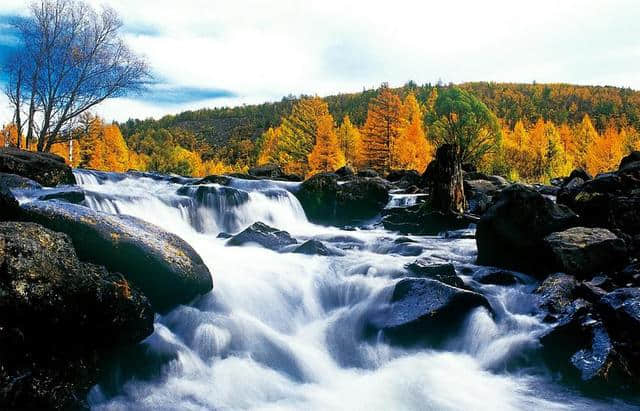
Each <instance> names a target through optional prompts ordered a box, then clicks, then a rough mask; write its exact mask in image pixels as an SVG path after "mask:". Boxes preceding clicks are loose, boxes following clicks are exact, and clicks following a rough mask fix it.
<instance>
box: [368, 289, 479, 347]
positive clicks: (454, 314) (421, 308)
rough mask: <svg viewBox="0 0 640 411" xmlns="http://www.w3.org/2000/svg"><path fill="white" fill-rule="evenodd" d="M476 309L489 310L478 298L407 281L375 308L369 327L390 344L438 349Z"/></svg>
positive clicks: (477, 295)
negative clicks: (423, 343)
mask: <svg viewBox="0 0 640 411" xmlns="http://www.w3.org/2000/svg"><path fill="white" fill-rule="evenodd" d="M476 307H485V308H487V309H489V310H490V309H491V308H490V305H489V302H488V301H487V299H486V298H485V297H483V296H482V295H480V294H477V293H474V292H471V291H466V290H462V289H460V288H456V287H451V286H449V285H446V284H444V283H442V282H440V281H436V280H431V279H426V278H406V279H403V280H400V281H399V282H398V283H396V284H395V286H394V287H393V291H392V293H391V295H390V299H389V303H388V304H387V305H384V306H382V307H377V308H376V309H375V311H374V312H373V313H372V315H371V316H370V318H369V326H370V327H371V328H372V331H373V332H374V333H375V330H382V331H383V332H384V334H385V335H386V336H387V337H388V338H389V339H390V340H391V341H392V342H397V343H401V344H402V343H404V344H414V343H416V342H423V341H424V342H427V343H430V344H434V345H438V344H439V343H441V342H442V341H443V339H444V338H446V337H447V336H449V335H450V333H451V332H453V331H455V330H456V329H457V328H458V327H459V326H460V324H461V321H462V320H463V319H464V317H465V316H466V315H468V314H469V313H470V312H471V311H472V310H473V309H474V308H476Z"/></svg>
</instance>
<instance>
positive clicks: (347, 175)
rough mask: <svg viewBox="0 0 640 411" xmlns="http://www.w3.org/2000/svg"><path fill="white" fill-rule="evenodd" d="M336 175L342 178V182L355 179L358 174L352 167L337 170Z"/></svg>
mask: <svg viewBox="0 0 640 411" xmlns="http://www.w3.org/2000/svg"><path fill="white" fill-rule="evenodd" d="M335 174H336V175H337V176H338V177H339V178H340V180H349V179H351V178H353V177H355V175H356V172H355V170H354V169H353V168H352V167H351V166H342V167H340V168H339V169H337V170H336V172H335Z"/></svg>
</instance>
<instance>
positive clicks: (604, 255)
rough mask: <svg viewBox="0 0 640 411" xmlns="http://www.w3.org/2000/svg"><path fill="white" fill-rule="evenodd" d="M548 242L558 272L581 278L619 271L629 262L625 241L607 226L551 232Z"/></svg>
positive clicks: (546, 240) (546, 242)
mask: <svg viewBox="0 0 640 411" xmlns="http://www.w3.org/2000/svg"><path fill="white" fill-rule="evenodd" d="M544 242H545V244H546V246H547V247H548V248H549V249H550V250H551V253H552V255H553V257H554V259H555V263H556V269H557V271H562V272H565V273H568V274H573V275H576V276H578V277H587V276H588V275H590V274H591V275H593V274H596V273H598V272H601V271H615V270H617V269H620V268H622V267H623V266H624V265H625V263H626V261H627V248H626V246H625V243H624V241H622V240H621V239H619V238H618V237H616V235H615V234H613V233H612V232H611V231H609V230H607V229H604V228H586V227H573V228H569V229H567V230H565V231H561V232H557V233H552V234H549V235H548V236H547V237H545V239H544Z"/></svg>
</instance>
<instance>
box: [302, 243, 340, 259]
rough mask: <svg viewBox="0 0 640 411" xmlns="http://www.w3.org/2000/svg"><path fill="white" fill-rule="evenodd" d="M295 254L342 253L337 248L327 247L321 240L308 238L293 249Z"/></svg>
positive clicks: (337, 254)
mask: <svg viewBox="0 0 640 411" xmlns="http://www.w3.org/2000/svg"><path fill="white" fill-rule="evenodd" d="M293 252H294V253H296V254H305V255H323V256H341V255H343V254H342V253H341V252H339V251H338V250H333V249H330V248H329V247H327V246H326V245H324V244H323V243H322V241H318V240H308V241H305V242H304V243H302V244H301V245H300V246H298V247H296V248H295V250H293Z"/></svg>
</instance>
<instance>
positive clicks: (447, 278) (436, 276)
mask: <svg viewBox="0 0 640 411" xmlns="http://www.w3.org/2000/svg"><path fill="white" fill-rule="evenodd" d="M405 268H406V269H407V270H409V273H410V274H411V276H412V277H418V278H430V279H432V280H437V281H440V282H442V283H444V284H447V285H450V286H452V287H458V288H464V286H465V285H464V281H462V279H461V278H460V277H458V275H457V274H456V269H455V268H454V267H453V264H451V263H447V262H444V261H437V260H433V259H430V258H420V259H417V260H415V261H414V262H412V263H409V264H407V265H406V266H405Z"/></svg>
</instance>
